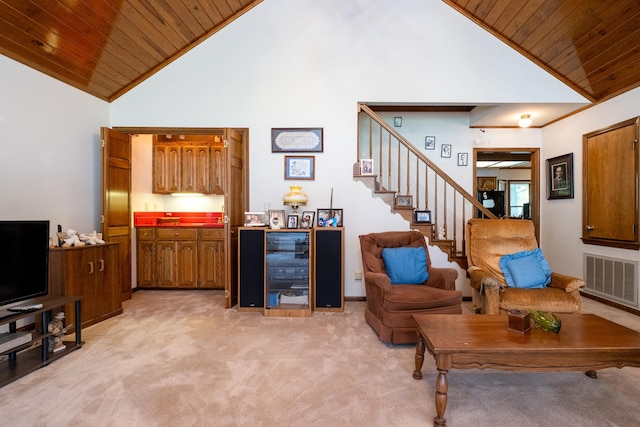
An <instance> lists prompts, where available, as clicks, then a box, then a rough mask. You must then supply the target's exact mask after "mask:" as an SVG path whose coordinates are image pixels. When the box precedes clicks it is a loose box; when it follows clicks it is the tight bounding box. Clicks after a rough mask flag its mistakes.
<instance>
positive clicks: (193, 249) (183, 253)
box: [176, 241, 198, 288]
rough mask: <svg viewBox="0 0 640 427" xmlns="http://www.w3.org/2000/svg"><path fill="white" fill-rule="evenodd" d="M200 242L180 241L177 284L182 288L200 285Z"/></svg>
mask: <svg viewBox="0 0 640 427" xmlns="http://www.w3.org/2000/svg"><path fill="white" fill-rule="evenodd" d="M197 248H198V244H197V243H196V242H182V241H181V242H178V250H177V259H176V261H177V262H178V265H177V267H176V271H177V273H178V281H177V283H176V284H177V286H178V287H181V288H197V287H198V258H197V252H198V249H197Z"/></svg>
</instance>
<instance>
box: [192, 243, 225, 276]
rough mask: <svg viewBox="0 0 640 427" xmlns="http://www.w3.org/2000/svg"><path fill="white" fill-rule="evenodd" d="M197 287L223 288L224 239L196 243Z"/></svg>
mask: <svg viewBox="0 0 640 427" xmlns="http://www.w3.org/2000/svg"><path fill="white" fill-rule="evenodd" d="M198 259H199V261H198V287H200V288H224V270H225V256H224V239H220V240H207V241H204V242H200V243H198Z"/></svg>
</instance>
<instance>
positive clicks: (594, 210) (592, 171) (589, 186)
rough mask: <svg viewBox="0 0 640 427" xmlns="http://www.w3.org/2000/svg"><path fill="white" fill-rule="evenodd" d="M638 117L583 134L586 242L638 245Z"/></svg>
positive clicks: (636, 247) (627, 246) (583, 212)
mask: <svg viewBox="0 0 640 427" xmlns="http://www.w3.org/2000/svg"><path fill="white" fill-rule="evenodd" d="M637 146H638V120H637V119H631V120H627V121H625V122H622V123H619V124H617V125H614V126H612V127H610V128H607V129H603V130H600V131H596V132H592V133H589V134H586V135H584V137H583V179H582V184H583V193H584V194H583V200H582V203H583V209H582V216H583V231H582V238H583V240H584V241H585V242H586V243H590V244H602V245H606V246H619V247H626V248H633V249H638V242H639V241H640V240H639V238H638V235H637V231H636V230H637V225H638V203H639V202H638V188H637V179H638V178H637V177H638V170H639V168H638V147H637Z"/></svg>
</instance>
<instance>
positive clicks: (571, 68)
mask: <svg viewBox="0 0 640 427" xmlns="http://www.w3.org/2000/svg"><path fill="white" fill-rule="evenodd" d="M261 1H262V0H57V1H56V0H42V1H41V0H0V53H1V54H3V55H6V56H8V57H10V58H13V59H15V60H17V61H19V62H21V63H23V64H25V65H28V66H30V67H32V68H34V69H36V70H39V71H41V72H43V73H45V74H47V75H49V76H51V77H54V78H56V79H58V80H60V81H63V82H65V83H67V84H69V85H72V86H74V87H76V88H78V89H80V90H83V91H85V92H87V93H89V94H92V95H94V96H96V97H98V98H101V99H104V100H106V101H113V100H114V99H116V98H118V97H119V96H121V95H122V94H124V93H126V92H127V91H128V90H130V89H131V88H133V87H135V86H136V85H137V84H139V83H140V82H142V81H143V80H144V79H146V78H148V77H149V76H151V75H153V74H154V73H155V72H157V71H158V70H160V69H162V68H163V67H164V66H165V65H167V64H168V63H170V62H172V61H174V60H175V59H176V58H178V57H180V56H181V55H182V54H184V53H185V52H187V51H189V50H190V49H191V48H193V47H194V46H195V45H197V44H198V43H200V42H201V41H203V40H205V39H206V38H208V37H210V36H212V35H214V34H215V33H216V32H217V31H218V30H220V29H221V28H223V27H224V26H226V25H227V24H229V23H230V22H232V21H233V20H235V19H237V18H239V17H240V16H241V15H242V14H244V13H245V12H247V11H248V10H250V9H251V8H253V7H254V6H256V5H258V4H259V3H261ZM443 1H444V3H446V4H448V5H450V6H451V7H453V8H454V9H456V10H457V11H459V12H460V13H462V14H463V15H465V16H467V17H468V18H469V19H471V20H472V21H474V22H475V23H477V24H478V25H480V26H481V27H483V28H485V29H486V30H487V31H489V32H491V33H492V34H494V35H495V36H496V37H498V38H499V39H500V40H502V41H504V42H505V43H507V44H509V45H510V46H512V47H513V48H514V49H516V50H517V51H519V52H520V53H522V54H523V55H525V56H526V57H528V58H529V59H531V60H532V61H533V62H535V63H536V64H538V65H539V66H541V67H542V68H544V69H545V70H547V71H548V72H549V73H551V74H552V75H554V76H555V77H557V78H558V79H560V80H561V81H563V82H564V83H565V84H567V85H568V86H569V87H571V88H573V89H574V90H575V91H576V92H578V93H580V94H581V95H582V96H584V97H585V98H586V99H588V100H590V101H591V102H594V103H597V102H601V101H604V100H607V99H609V98H611V97H614V96H616V95H619V94H621V93H624V92H626V91H628V90H630V89H633V88H635V87H638V86H640V55H639V54H638V53H639V49H640V2H638V0H527V1H523V0H443Z"/></svg>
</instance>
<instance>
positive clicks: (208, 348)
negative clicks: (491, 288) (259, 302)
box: [0, 291, 640, 427]
mask: <svg viewBox="0 0 640 427" xmlns="http://www.w3.org/2000/svg"><path fill="white" fill-rule="evenodd" d="M222 307H223V298H222V294H221V292H220V291H189V292H180V291H140V292H136V293H134V295H133V298H132V300H130V301H126V302H125V303H124V314H122V315H120V316H118V317H115V318H113V319H109V320H107V321H105V322H102V323H100V324H98V325H94V326H92V327H90V328H86V329H85V330H84V331H83V339H84V340H85V341H86V344H85V346H84V347H83V348H82V349H81V350H79V351H76V352H74V353H71V354H69V355H68V356H66V357H64V358H62V359H60V360H58V361H56V362H54V363H52V364H51V365H49V366H48V367H45V368H43V369H40V370H38V371H36V372H34V373H32V374H30V375H28V376H26V377H24V378H22V379H20V380H18V381H15V382H13V383H11V384H8V385H6V386H5V387H3V388H1V389H0V414H1V415H0V419H1V423H2V425H5V426H334V425H341V426H427V425H432V423H433V417H434V415H435V407H434V386H435V379H436V373H435V368H434V363H433V359H432V358H431V357H426V358H425V363H424V367H423V373H424V378H423V379H422V380H420V381H416V380H414V379H413V378H412V372H413V369H414V353H415V348H414V346H413V345H403V346H388V345H385V344H382V343H380V342H379V341H378V339H377V337H376V336H375V334H374V333H373V331H372V330H371V329H370V328H369V326H368V325H367V324H366V323H365V321H364V314H363V310H364V303H362V302H348V303H347V304H346V310H345V312H344V313H329V314H325V313H315V314H314V315H313V316H312V317H311V318H271V317H264V316H262V314H260V313H239V312H237V311H236V309H231V310H225V309H224V308H222ZM467 310H468V308H467ZM468 311H469V310H468ZM585 312H595V313H597V314H600V315H602V316H603V317H607V318H609V319H611V320H614V321H616V322H618V323H621V324H624V325H625V326H628V327H631V328H633V329H636V330H640V318H638V317H637V316H634V315H631V314H628V313H624V312H622V311H619V310H616V309H612V308H610V307H607V306H604V305H601V304H599V303H596V302H593V301H590V300H585ZM470 315H471V314H470ZM2 363H6V362H2ZM639 399H640V369H637V368H624V369H605V370H602V371H600V372H599V378H598V379H597V380H593V379H590V378H588V377H587V376H585V375H584V374H583V373H580V372H565V373H518V372H502V371H495V370H485V371H480V370H453V371H451V372H450V374H449V402H448V406H447V411H446V414H445V417H446V419H447V423H448V425H449V426H470V425H474V426H519V427H525V426H551V425H561V426H632V425H637V424H638V422H640V406H638V402H639Z"/></svg>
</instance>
